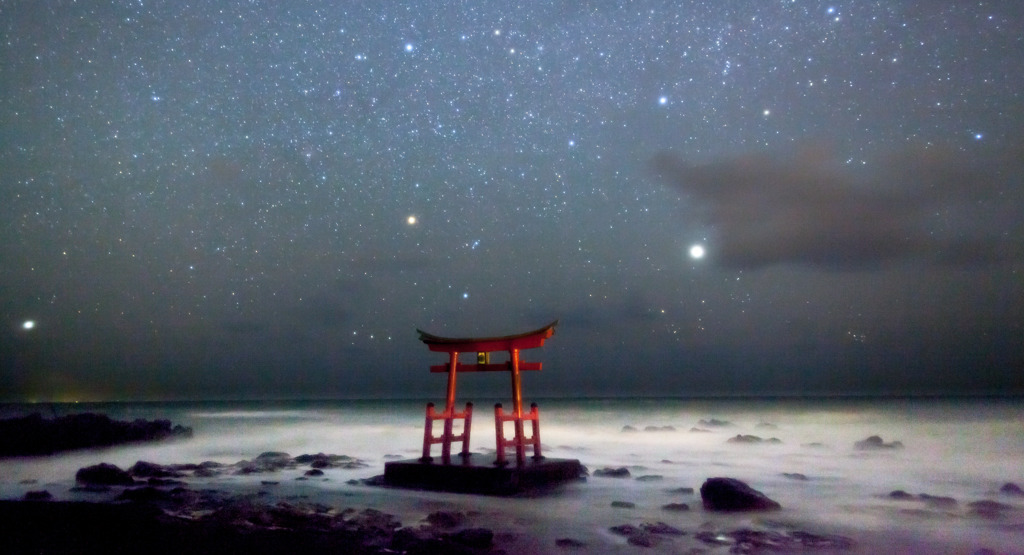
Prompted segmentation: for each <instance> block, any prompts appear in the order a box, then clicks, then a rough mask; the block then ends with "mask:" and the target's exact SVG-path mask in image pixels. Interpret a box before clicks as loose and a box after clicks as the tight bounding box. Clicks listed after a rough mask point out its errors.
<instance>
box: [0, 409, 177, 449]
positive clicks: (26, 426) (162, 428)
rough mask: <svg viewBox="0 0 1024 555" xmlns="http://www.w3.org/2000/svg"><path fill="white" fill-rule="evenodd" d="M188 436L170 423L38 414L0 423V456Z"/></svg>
mask: <svg viewBox="0 0 1024 555" xmlns="http://www.w3.org/2000/svg"><path fill="white" fill-rule="evenodd" d="M189 437H192V429H191V428H186V427H184V426H180V425H179V426H174V425H172V424H171V421H170V420H142V419H138V420H133V421H131V422H123V421H119V420H112V419H111V418H110V417H109V416H107V415H105V414H95V413H91V412H86V413H82V414H72V415H68V416H62V417H59V418H53V419H44V418H43V417H42V416H41V415H40V414H38V413H36V414H32V415H29V416H25V417H22V418H10V419H5V420H0V457H13V456H28V455H50V454H53V453H57V452H60V451H69V450H72V449H85V448H89V447H109V446H112V445H119V444H122V443H134V442H145V441H160V440H166V439H175V438H189Z"/></svg>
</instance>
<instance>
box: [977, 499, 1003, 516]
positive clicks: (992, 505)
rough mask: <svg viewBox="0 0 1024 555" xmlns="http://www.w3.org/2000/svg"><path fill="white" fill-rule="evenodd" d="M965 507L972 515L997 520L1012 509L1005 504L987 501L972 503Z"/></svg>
mask: <svg viewBox="0 0 1024 555" xmlns="http://www.w3.org/2000/svg"><path fill="white" fill-rule="evenodd" d="M967 507H968V508H969V509H970V511H971V512H972V513H974V514H976V515H978V516H981V517H985V518H999V517H1001V516H1003V514H1004V513H1005V512H1006V511H1009V510H1010V509H1012V508H1013V506H1011V505H1007V504H1006V503H1000V502H998V501H992V500H989V499H983V500H981V501H972V502H970V503H968V504H967Z"/></svg>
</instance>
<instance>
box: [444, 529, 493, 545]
mask: <svg viewBox="0 0 1024 555" xmlns="http://www.w3.org/2000/svg"><path fill="white" fill-rule="evenodd" d="M452 541H454V542H455V543H458V544H462V545H465V546H467V547H472V548H473V549H486V548H488V547H490V546H491V544H493V543H494V532H492V531H491V530H488V529H487V528H466V529H465V530H459V531H458V532H456V533H455V534H453V535H452Z"/></svg>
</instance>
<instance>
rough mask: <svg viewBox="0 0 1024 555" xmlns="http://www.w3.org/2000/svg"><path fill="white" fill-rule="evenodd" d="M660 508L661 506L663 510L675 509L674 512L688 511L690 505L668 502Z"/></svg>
mask: <svg viewBox="0 0 1024 555" xmlns="http://www.w3.org/2000/svg"><path fill="white" fill-rule="evenodd" d="M661 508H662V510H665V511H676V512H683V511H689V510H690V506H689V505H687V504H686V503H669V504H668V505H662V506H661Z"/></svg>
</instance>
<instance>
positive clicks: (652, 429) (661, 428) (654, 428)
mask: <svg viewBox="0 0 1024 555" xmlns="http://www.w3.org/2000/svg"><path fill="white" fill-rule="evenodd" d="M644 431H645V432H674V431H676V429H675V427H673V426H647V427H645V428H644Z"/></svg>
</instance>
